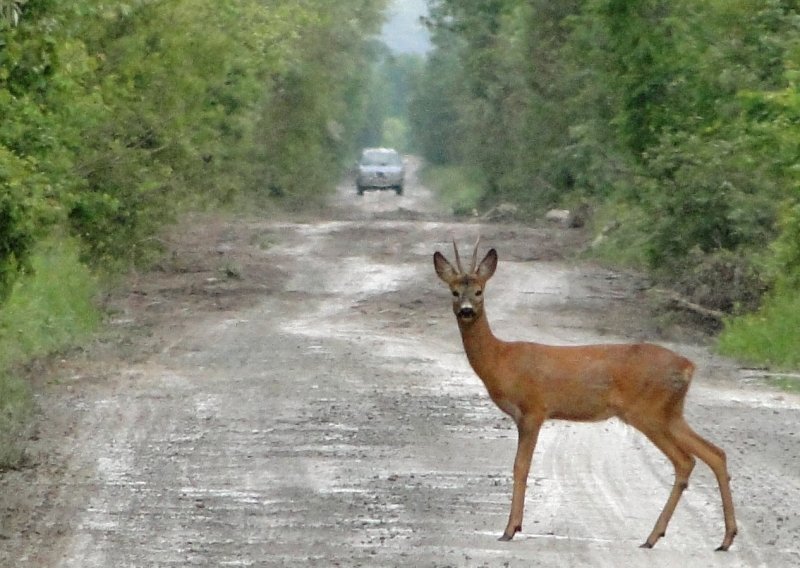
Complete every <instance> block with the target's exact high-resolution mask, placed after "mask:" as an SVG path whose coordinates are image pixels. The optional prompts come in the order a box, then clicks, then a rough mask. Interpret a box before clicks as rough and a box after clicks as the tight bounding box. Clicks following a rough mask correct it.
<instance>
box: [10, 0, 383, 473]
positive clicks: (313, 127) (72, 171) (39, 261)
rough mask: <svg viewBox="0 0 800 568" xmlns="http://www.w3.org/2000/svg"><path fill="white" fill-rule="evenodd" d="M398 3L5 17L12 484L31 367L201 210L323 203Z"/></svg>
mask: <svg viewBox="0 0 800 568" xmlns="http://www.w3.org/2000/svg"><path fill="white" fill-rule="evenodd" d="M385 4H386V2H385V0H339V1H337V2H326V1H324V0H309V1H307V2H302V3H298V2H293V1H290V0H276V1H273V2H269V3H264V2H262V1H260V0H236V1H234V0H213V1H212V0H177V1H174V2H155V1H152V0H131V1H129V2H112V3H109V2H101V1H99V0H76V1H70V2H63V1H60V0H0V470H1V469H3V468H8V467H15V466H18V465H19V464H20V463H21V460H22V452H21V449H20V446H19V443H18V442H19V441H20V438H21V437H22V435H23V433H24V432H25V429H26V424H27V419H28V417H29V416H30V414H31V409H32V403H31V400H32V399H31V391H30V388H29V386H28V385H27V384H26V382H25V380H24V379H23V378H21V373H20V369H21V366H22V365H24V364H25V362H26V361H28V360H30V359H31V358H32V357H38V356H43V355H46V354H49V353H53V352H56V351H58V350H61V349H65V348H67V347H69V346H70V345H75V344H77V343H79V342H80V341H82V340H84V339H85V337H86V334H88V333H91V331H92V330H93V329H95V328H96V326H97V325H98V323H99V322H100V321H101V319H102V317H101V314H100V313H99V312H98V308H97V307H96V303H95V302H93V300H94V299H95V298H96V296H97V294H98V293H99V291H100V290H102V288H103V285H101V284H99V282H107V281H108V278H107V277H108V276H109V275H114V274H120V273H124V272H125V271H128V270H130V269H132V268H142V267H147V266H148V265H149V264H150V263H151V262H153V261H154V260H155V259H156V258H158V256H159V255H160V254H161V253H162V250H161V240H160V239H159V238H158V237H159V232H160V231H161V229H162V228H163V227H164V226H165V225H166V224H169V223H170V222H172V221H173V220H174V219H175V218H176V216H177V215H179V214H180V213H181V212H183V211H186V210H187V209H197V208H211V207H232V206H236V204H241V203H247V204H257V205H258V206H259V207H262V208H263V209H264V210H266V211H269V210H280V209H289V210H291V209H295V208H300V207H308V206H309V205H314V204H319V203H322V201H323V199H324V195H325V194H326V192H327V191H329V190H330V189H332V187H333V184H332V180H337V179H338V177H339V175H340V173H341V172H342V171H343V169H344V168H345V167H346V165H347V163H348V161H349V160H351V159H352V156H353V155H354V154H355V151H356V148H357V146H358V145H359V144H360V142H361V139H362V138H363V136H364V135H363V131H364V128H365V125H366V122H365V121H366V117H367V113H366V107H367V104H368V100H367V99H368V97H367V94H366V93H368V91H369V89H368V88H367V85H368V81H369V80H370V73H371V70H372V66H371V62H372V61H373V60H374V59H375V50H376V49H377V47H376V45H375V43H374V41H372V40H371V39H370V38H372V37H374V35H375V34H376V33H377V31H378V30H379V28H380V25H381V23H382V20H383V11H384V8H385Z"/></svg>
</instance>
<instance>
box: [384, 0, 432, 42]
mask: <svg viewBox="0 0 800 568" xmlns="http://www.w3.org/2000/svg"><path fill="white" fill-rule="evenodd" d="M427 13H428V5H427V2H426V0H392V2H391V3H390V6H389V13H388V20H387V22H386V24H384V26H383V30H382V32H381V39H383V41H384V43H386V45H388V46H389V48H390V49H391V50H392V51H394V52H395V53H419V54H423V53H425V52H427V51H428V50H429V49H430V47H431V45H430V41H429V39H428V32H427V30H426V29H425V27H424V26H423V25H422V24H421V23H420V22H419V17H420V16H422V15H424V14H427Z"/></svg>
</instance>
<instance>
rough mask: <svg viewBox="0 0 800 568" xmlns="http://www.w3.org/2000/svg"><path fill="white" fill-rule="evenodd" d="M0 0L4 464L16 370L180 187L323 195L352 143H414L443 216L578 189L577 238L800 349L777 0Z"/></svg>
mask: <svg viewBox="0 0 800 568" xmlns="http://www.w3.org/2000/svg"><path fill="white" fill-rule="evenodd" d="M387 3H388V2H387V0H337V2H328V1H325V0H303V1H301V2H297V1H294V0H235V1H234V0H214V1H211V0H127V1H124V2H102V1H100V0H70V1H68V2H66V1H63V0H0V467H2V464H10V463H11V464H13V463H14V460H15V459H18V456H16V458H15V456H10V455H7V456H4V455H2V452H3V451H4V450H3V448H7V447H11V446H10V445H8V444H4V443H3V440H2V438H3V437H4V436H5V437H6V438H13V437H14V436H15V435H16V433H15V428H16V426H15V425H18V424H24V423H25V417H26V416H27V415H28V414H30V412H31V411H32V410H31V408H32V403H31V396H30V386H29V385H28V384H27V383H26V381H25V380H24V379H21V378H18V373H17V372H16V371H15V370H14V369H15V368H16V367H18V366H19V365H21V364H25V362H26V361H30V360H31V359H33V358H35V357H37V356H41V355H45V354H48V353H53V352H57V351H58V350H59V349H63V348H65V347H66V346H69V345H75V344H79V343H80V341H81V340H82V338H85V337H87V336H89V334H91V333H93V331H94V330H96V329H97V328H98V326H99V325H100V323H101V322H102V318H103V314H102V313H101V310H100V309H99V308H98V306H97V301H96V300H97V298H98V296H99V295H101V294H102V292H103V290H104V289H106V288H107V287H108V286H109V285H110V284H109V283H110V282H114V279H115V278H120V277H121V275H125V274H126V273H130V271H134V270H146V269H147V268H148V267H149V266H151V265H152V263H153V262H154V261H155V260H156V259H158V258H159V256H160V255H162V254H163V252H164V251H163V243H162V241H161V239H160V238H159V236H160V234H161V231H162V230H163V229H164V227H166V226H168V225H169V224H170V223H172V222H174V221H175V219H177V218H178V217H179V216H180V215H181V214H182V213H184V212H186V211H190V210H204V209H216V208H235V207H242V205H243V204H245V207H247V208H248V210H257V211H259V212H260V213H259V214H263V215H270V214H271V213H272V212H277V211H290V212H291V211H296V210H300V209H304V208H308V207H309V206H311V207H313V206H320V205H321V204H323V203H324V202H325V198H326V196H327V195H328V194H329V192H330V191H332V190H333V187H334V185H335V183H336V182H337V181H338V179H339V178H340V177H341V175H342V174H343V173H344V172H345V171H346V169H347V167H348V166H349V165H350V164H352V162H353V159H354V156H355V155H356V152H357V151H358V149H359V148H360V147H362V146H365V145H376V144H379V143H381V144H387V145H392V146H396V147H398V148H400V149H402V150H403V151H405V152H413V153H417V154H419V155H421V156H422V157H424V159H425V161H426V162H427V164H428V166H427V170H426V172H425V175H426V176H428V179H429V180H430V183H431V184H432V185H436V186H442V187H443V188H444V187H446V186H449V187H451V188H453V187H454V188H455V189H454V190H453V194H452V195H450V196H449V197H448V199H449V200H450V201H451V202H452V205H453V210H454V212H455V213H457V214H461V213H464V214H469V213H471V212H472V211H475V210H478V211H481V210H486V209H489V208H491V207H492V206H494V205H496V204H499V203H503V202H509V203H513V204H514V205H516V206H517V207H518V210H519V211H520V212H521V213H520V216H521V218H522V220H524V221H525V220H534V219H538V218H541V216H542V215H543V213H544V212H545V211H546V210H547V209H549V208H551V207H556V206H557V207H566V208H571V209H574V208H580V209H581V210H584V211H587V212H588V215H587V218H588V221H587V222H588V224H589V227H590V230H591V231H592V232H593V233H594V235H596V237H597V238H596V239H595V244H596V246H593V247H592V250H591V254H593V255H595V256H596V257H599V258H602V259H604V260H605V261H607V262H610V263H612V264H614V265H617V266H630V267H633V268H635V269H637V270H641V271H644V272H646V273H647V274H649V275H650V277H651V278H652V280H653V281H654V282H655V283H656V285H659V286H663V287H664V288H669V289H672V290H675V291H677V292H678V293H680V294H681V295H682V296H683V297H685V298H688V299H689V300H690V301H691V302H693V303H696V304H697V305H701V306H705V307H706V308H708V309H710V310H714V311H716V312H719V313H723V314H725V316H724V318H723V319H722V322H721V324H720V329H719V330H718V331H720V335H719V339H718V345H719V348H720V350H721V351H722V352H724V353H728V354H732V355H735V356H737V357H739V358H741V359H743V360H746V361H748V362H750V363H752V364H756V365H762V366H774V367H778V368H797V367H798V366H800V185H799V183H798V182H800V91H799V90H798V82H799V81H800V15H799V14H798V6H797V4H798V3H797V2H796V1H794V0H724V1H723V0H708V1H706V2H693V1H688V0H670V1H666V0H564V1H562V2H550V1H547V0H429V7H430V13H429V15H428V16H427V17H426V24H427V26H428V28H429V30H430V33H431V38H432V43H433V48H432V50H431V51H430V52H429V53H428V54H427V56H417V55H413V56H410V55H405V56H403V55H395V54H392V53H391V52H390V51H389V50H388V49H387V48H386V46H385V45H383V44H382V43H381V42H380V41H379V39H378V33H379V31H380V29H381V26H382V24H383V22H384V18H385V17H386V8H387Z"/></svg>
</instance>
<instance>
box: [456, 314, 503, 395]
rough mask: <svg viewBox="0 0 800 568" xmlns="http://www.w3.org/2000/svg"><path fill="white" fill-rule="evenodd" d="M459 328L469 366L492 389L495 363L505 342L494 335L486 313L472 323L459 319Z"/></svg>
mask: <svg viewBox="0 0 800 568" xmlns="http://www.w3.org/2000/svg"><path fill="white" fill-rule="evenodd" d="M458 328H459V330H460V331H461V340H462V341H463V342H464V351H465V352H466V354H467V359H468V360H469V364H470V365H471V366H472V369H473V370H474V371H475V373H476V374H477V375H478V376H479V377H480V378H481V380H482V381H483V382H484V383H485V384H486V386H487V387H490V386H491V383H493V382H494V378H493V373H492V370H493V369H495V368H496V365H494V361H495V360H496V358H497V357H498V356H499V351H500V349H501V347H502V345H503V342H502V341H500V340H499V339H497V338H496V337H495V336H494V334H493V333H492V329H491V327H490V326H489V320H488V318H487V317H486V312H485V311H482V312H481V313H480V315H478V317H476V318H475V319H474V320H472V321H470V322H465V321H462V320H460V319H459V320H458Z"/></svg>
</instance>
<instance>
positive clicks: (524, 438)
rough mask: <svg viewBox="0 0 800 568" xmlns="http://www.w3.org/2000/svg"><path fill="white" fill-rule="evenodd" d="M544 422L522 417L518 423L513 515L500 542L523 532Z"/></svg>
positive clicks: (509, 518)
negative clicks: (535, 453)
mask: <svg viewBox="0 0 800 568" xmlns="http://www.w3.org/2000/svg"><path fill="white" fill-rule="evenodd" d="M541 425H542V421H541V420H539V419H533V418H526V417H525V416H523V417H521V418H520V419H519V420H518V422H517V430H518V432H519V440H518V442H517V456H516V457H515V458H514V491H513V494H512V497H511V513H510V514H509V517H508V525H506V530H505V531H504V532H503V536H501V537H500V539H499V540H511V539H512V538H514V535H515V534H516V533H518V532H519V531H521V530H522V513H523V510H524V509H525V489H526V488H527V486H528V473H529V472H530V469H531V460H532V459H533V451H534V449H536V440H537V439H538V437H539V429H540V428H541Z"/></svg>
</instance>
